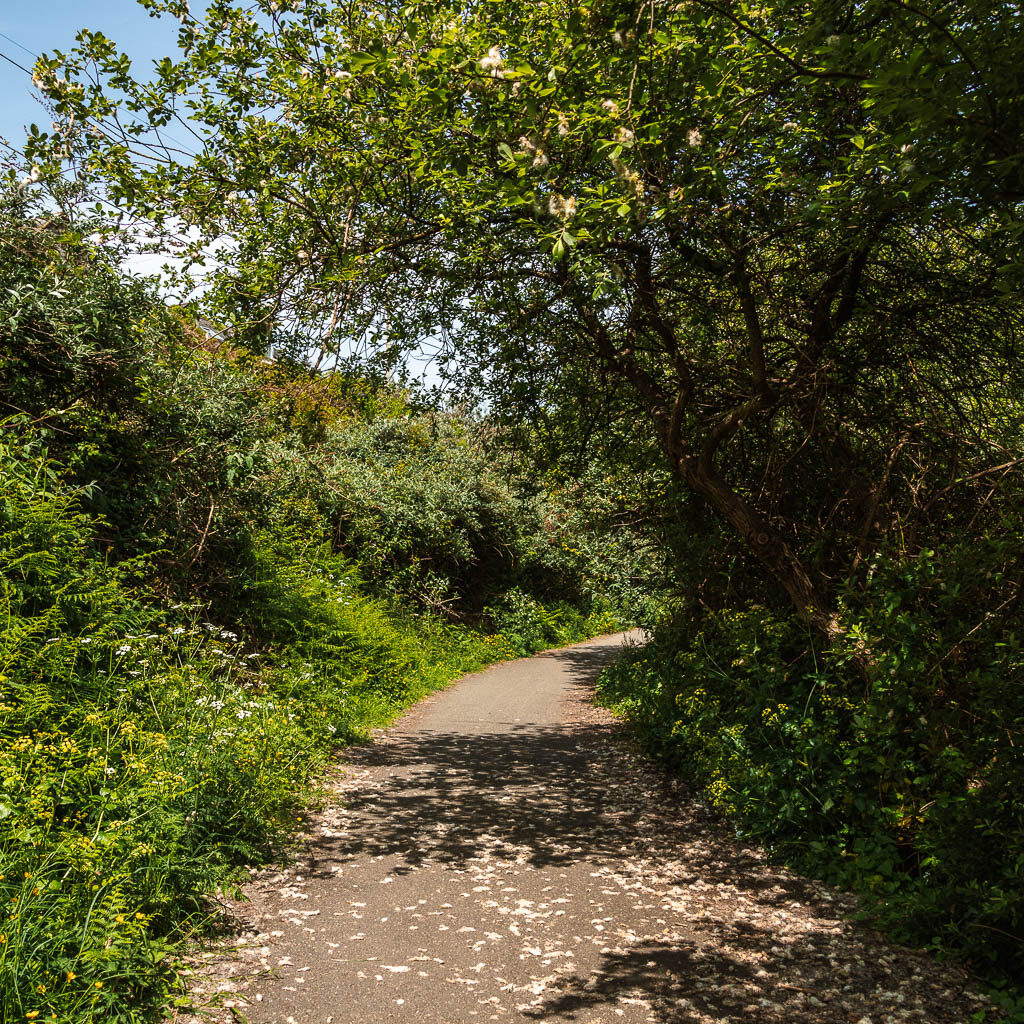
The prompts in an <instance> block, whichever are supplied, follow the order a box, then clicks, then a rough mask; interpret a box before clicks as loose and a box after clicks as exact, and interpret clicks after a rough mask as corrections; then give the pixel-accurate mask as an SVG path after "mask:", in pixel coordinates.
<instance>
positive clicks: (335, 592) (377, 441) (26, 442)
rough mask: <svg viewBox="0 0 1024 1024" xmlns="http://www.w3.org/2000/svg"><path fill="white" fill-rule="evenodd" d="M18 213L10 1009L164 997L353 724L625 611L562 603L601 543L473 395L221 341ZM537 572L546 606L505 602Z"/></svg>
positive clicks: (72, 1011)
mask: <svg viewBox="0 0 1024 1024" xmlns="http://www.w3.org/2000/svg"><path fill="white" fill-rule="evenodd" d="M7 199H10V197H9V196H8V197H7ZM2 213H3V216H4V217H5V218H6V219H5V220H3V221H2V225H3V228H4V231H3V232H2V233H0V341H2V345H3V351H4V356H3V359H2V360H0V399H2V400H3V401H4V402H5V403H6V404H7V405H8V406H9V407H10V408H11V409H12V410H13V411H15V412H16V415H15V416H14V417H11V418H8V419H6V420H0V1016H2V1017H3V1019H4V1020H8V1019H11V1020H14V1019H18V1020H23V1019H24V1020H34V1019H37V1018H38V1019H39V1020H50V1019H54V1020H61V1021H68V1022H73V1024H78V1022H82V1024H85V1022H86V1021H93V1020H97V1019H99V1018H100V1017H102V1018H103V1019H110V1020H120V1021H125V1022H127V1021H142V1020H148V1019H152V1018H153V1016H154V1015H156V1014H158V1013H159V1012H160V1009H161V1007H162V1006H164V1005H165V1003H166V999H167V998H168V995H169V994H172V993H173V992H174V986H175V984H176V983H175V980H174V979H175V975H174V960H175V955H176V953H177V951H178V950H179V949H180V946H181V943H182V941H183V939H185V938H186V937H187V936H189V935H190V934H194V933H195V932H196V930H198V929H202V928H203V927H204V926H205V924H206V922H207V921H208V919H209V918H210V916H211V914H212V913H213V911H212V909H211V905H210V903H209V900H208V897H209V895H210V894H211V893H212V892H213V891H214V890H216V889H217V888H218V887H224V886H230V885H232V884H233V883H234V882H235V880H236V879H237V878H238V877H239V871H240V870H241V868H242V867H243V866H244V865H246V864H250V863H253V862H260V861H261V860H264V859H266V858H267V857H271V856H275V855H278V854H279V853H280V852H281V850H282V843H283V842H284V840H285V838H286V837H287V836H288V835H289V833H290V832H291V831H292V830H293V829H294V828H295V825H296V823H297V821H298V820H299V817H300V816H301V814H302V812H303V807H304V806H305V805H306V803H307V801H308V800H309V798H310V797H311V795H312V793H311V790H312V788H313V780H314V779H315V776H316V772H317V769H318V768H319V767H321V766H322V765H323V764H324V763H325V761H326V759H327V758H328V757H329V756H330V755H331V752H332V751H333V750H334V749H335V748H336V747H337V746H338V745H341V744H344V743H347V742H351V741H353V740H356V739H360V738H363V737H365V736H366V735H367V733H368V730H370V729H371V728H373V727H376V726H380V725H382V724H385V723H387V722H388V721H390V720H391V719H393V718H394V716H395V715H397V714H398V713H399V712H400V711H401V710H402V709H403V708H405V707H407V706H408V705H409V704H410V703H412V702H413V701H415V700H417V699H419V698H420V697H422V696H423V695H425V694H427V693H429V692H431V691H432V690H435V689H437V688H438V687H440V686H443V685H445V684H446V683H447V682H448V681H450V680H451V679H453V678H455V677H457V676H458V675H460V674H462V673H464V672H467V671H472V670H475V669H477V668H480V667H482V666H484V665H486V664H488V663H490V662H493V661H495V660H498V659H501V658H508V657H514V656H516V655H518V654H522V653H526V652H529V651H532V650H535V649H537V647H538V646H540V645H541V644H543V643H547V642H559V643H564V642H568V641H570V640H577V639H583V638H584V637H585V636H586V635H588V631H589V630H592V629H594V630H597V629H603V628H605V627H606V626H610V624H611V623H612V621H613V620H612V618H611V616H610V615H607V614H604V615H598V614H596V613H595V614H589V613H588V612H586V611H576V610H575V608H574V607H573V606H570V605H569V604H567V603H565V602H564V601H563V602H560V603H559V598H568V599H571V600H573V601H575V602H576V604H578V605H580V606H582V607H584V608H586V607H589V604H588V602H587V601H585V600H584V599H583V598H582V597H581V595H582V594H583V593H584V590H585V588H584V586H583V583H582V581H581V579H580V569H579V566H578V565H577V564H576V563H575V562H570V561H569V560H568V559H563V558H561V557H560V553H561V549H560V548H556V546H555V543H554V541H553V540H550V539H549V538H548V537H547V534H546V532H545V530H544V518H545V513H544V501H543V496H542V495H540V494H538V493H535V492H533V491H531V490H530V489H529V488H528V487H527V486H526V484H525V482H523V481H519V480H515V479H509V478H504V479H501V478H499V477H498V476H497V475H496V474H495V473H494V472H492V471H491V470H490V469H489V468H488V464H487V459H486V458H485V456H484V455H483V454H482V448H481V444H480V442H479V440H478V439H477V438H476V437H475V435H474V429H473V427H472V426H471V425H470V424H468V423H466V422H464V421H461V420H459V419H458V418H457V417H454V416H447V417H443V416H415V415H412V413H411V411H410V409H409V407H408V403H407V401H406V400H405V398H404V396H403V395H401V394H400V393H398V392H396V391H394V390H390V391H389V390H386V389H381V388H378V387H375V386H372V385H371V384H369V383H368V382H367V381H365V380H359V379H355V378H352V377H346V376H343V375H341V374H323V375H321V374H315V373H312V372H311V371H310V370H309V369H308V368H306V367H303V366H301V365H298V364H293V363H289V362H287V361H277V362H273V363H272V362H269V361H267V360H263V359H259V358H254V357H253V356H251V355H250V354H247V353H244V352H241V351H238V350H235V349H231V348H230V347H224V346H218V345H215V344H214V343H212V342H211V340H210V339H209V338H208V337H207V336H206V335H205V334H204V333H203V332H201V331H199V330H198V328H197V327H196V325H195V324H194V323H193V322H192V319H191V315H190V313H189V311H187V310H168V309H167V308H166V307H165V306H164V304H163V303H162V302H161V301H160V299H159V298H158V297H157V296H156V295H155V294H154V293H153V291H152V290H151V289H150V288H149V287H148V286H146V285H144V284H143V283H141V282H138V281H133V280H130V279H128V278H125V277H124V276H122V275H120V274H119V273H117V272H116V271H115V270H114V269H113V267H112V266H111V262H112V255H111V254H110V253H108V252H107V251H106V250H104V249H103V248H101V247H99V248H98V247H96V246H94V245H93V244H92V243H91V242H89V241H88V240H87V239H85V238H83V237H82V236H81V234H80V233H78V232H77V230H75V229H72V228H71V227H70V226H68V225H65V226H64V227H62V228H61V230H60V232H59V233H53V232H50V231H49V230H46V229H40V228H39V227H38V223H37V222H36V221H35V220H33V219H32V218H31V217H30V216H29V212H28V210H27V209H26V203H25V202H20V203H14V202H12V204H11V205H9V206H7V207H4V208H3V210H2ZM549 549H550V550H549ZM527 572H529V573H530V576H531V580H530V582H531V586H532V588H533V591H535V592H536V594H537V595H539V596H540V597H543V598H544V599H545V600H546V601H547V602H548V603H547V604H542V603H539V599H538V597H532V596H531V597H529V598H527V597H525V595H523V600H524V601H526V602H528V604H529V608H530V610H531V614H533V615H535V616H537V617H539V618H540V619H541V620H542V621H543V622H545V623H546V624H549V625H550V627H551V628H548V629H545V630H541V631H539V632H538V631H535V632H533V633H530V634H529V635H521V634H519V633H517V634H515V635H509V636H506V635H504V634H502V633H501V632H494V633H488V632H485V631H484V629H482V628H480V626H481V615H480V610H481V609H482V608H483V607H484V606H485V605H488V604H494V605H500V604H501V603H502V602H503V600H504V596H503V595H504V594H505V591H506V590H507V589H508V588H509V587H511V586H512V585H513V582H514V580H516V579H517V578H518V574H521V573H527ZM515 594H516V595H517V598H516V599H518V595H519V592H518V591H515ZM474 603H475V608H474ZM430 609H433V610H434V612H436V611H437V610H443V611H444V612H446V613H447V614H446V617H441V616H438V615H437V614H435V613H432V612H431V611H430ZM456 618H464V619H468V620H470V621H472V622H474V623H475V624H476V625H475V628H474V627H471V626H469V625H466V624H461V623H457V622H456V621H454V620H455V619H456Z"/></svg>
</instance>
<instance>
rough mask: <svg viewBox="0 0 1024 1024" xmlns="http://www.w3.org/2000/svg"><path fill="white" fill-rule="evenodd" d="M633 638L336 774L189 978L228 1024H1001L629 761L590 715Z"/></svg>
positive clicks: (830, 894)
mask: <svg viewBox="0 0 1024 1024" xmlns="http://www.w3.org/2000/svg"><path fill="white" fill-rule="evenodd" d="M629 639H630V637H628V636H626V635H618V636H611V637H603V638H600V639H598V640H595V641H591V642H589V643H586V644H580V645H577V646H575V647H571V648H566V649H563V650H556V651H549V652H546V653H544V654H541V655H538V656H536V657H534V658H530V659H524V660H521V661H516V662H511V663H506V664H503V665H499V666H496V667H494V668H491V669H489V670H488V671H485V672H481V673H478V674H475V675H472V676H467V677H466V678H465V679H463V680H461V681H460V682H459V683H457V684H456V685H455V686H453V687H452V688H450V689H448V690H446V691H444V692H442V693H440V694H437V695H435V696H434V697H432V698H430V699H428V700H427V701H424V702H423V703H421V704H420V705H418V706H417V707H416V708H414V709H413V710H412V711H411V712H410V713H409V714H407V715H406V716H405V717H404V718H403V719H402V720H401V721H400V722H399V723H398V725H397V726H396V727H395V728H393V729H391V730H388V731H387V733H385V734H384V735H382V736H380V737H379V738H378V740H377V742H375V743H374V744H372V745H369V746H367V747H363V748H359V749H357V750H354V751H346V754H345V758H346V762H347V763H346V764H345V765H344V766H343V768H342V770H341V772H340V774H339V777H338V779H337V781H336V783H335V785H334V789H333V794H332V798H331V800H330V803H329V806H328V807H327V808H326V810H325V811H324V812H323V813H322V814H321V815H320V816H319V817H318V818H317V819H316V820H315V821H314V823H313V825H312V827H311V828H310V830H309V834H308V835H307V836H306V839H305V845H304V849H303V852H302V854H301V856H300V857H299V858H298V860H297V861H296V862H295V863H294V864H293V865H292V866H291V867H290V868H289V869H287V870H285V871H282V872H276V873H265V874H263V875H261V876H259V877H258V878H257V879H255V880H254V882H253V884H252V886H250V887H249V891H248V893H247V895H248V897H249V902H248V903H245V904H239V905H238V906H237V907H236V913H237V915H238V917H239V919H240V921H241V923H242V926H243V927H245V928H248V933H247V934H246V935H243V936H242V937H241V938H239V939H238V940H237V943H236V944H235V945H234V947H233V949H234V952H233V953H232V954H231V955H229V956H227V957H226V958H225V957H224V955H220V956H219V957H214V958H213V960H212V962H210V963H208V964H207V969H206V970H205V971H200V972H198V974H197V978H199V977H202V978H204V979H205V983H206V984H207V986H208V990H209V988H210V983H211V980H216V978H217V977H218V976H219V977H220V981H218V982H217V984H215V985H213V986H212V987H213V988H214V989H219V990H220V997H219V998H220V1011H219V1012H224V1011H225V1008H226V1009H227V1010H228V1011H230V1013H229V1014H228V1015H226V1016H225V1017H223V1018H222V1019H225V1020H227V1019H236V1020H238V1019H245V1020H248V1021H251V1022H253V1024H313V1022H324V1024H356V1022H359V1024H365V1022H370V1024H373V1022H386V1021H403V1022H415V1024H461V1022H467V1021H478V1020H479V1021H491V1020H498V1021H504V1020H508V1021H527V1020H529V1021H537V1020H543V1021H575V1022H579V1024H603V1022H609V1021H614V1022H654V1024H657V1022H661V1024H668V1022H673V1024H675V1022H679V1024H710V1022H714V1024H726V1022H729V1024H739V1022H745V1024H746V1022H751V1024H833V1022H835V1024H840V1022H842V1024H895V1022H902V1021H908V1022H925V1024H929V1022H930V1024H947V1022H948V1024H962V1022H965V1021H968V1020H971V1019H972V1018H973V1016H974V1015H975V1014H978V1013H980V1014H981V1017H980V1018H977V1019H985V1020H988V1019H990V1017H989V1014H988V1011H987V1010H986V1006H985V1004H984V1002H983V1001H982V1000H981V998H980V997H978V996H977V995H976V993H975V992H973V991H972V990H971V988H970V986H969V984H968V983H967V979H966V975H965V974H964V972H963V971H961V970H959V969H958V968H956V967H954V966H949V965H946V966H939V965H937V964H935V963H934V962H933V961H931V960H930V959H929V958H927V957H925V956H923V955H921V954H918V953H915V952H913V951H909V950H901V949H899V948H897V947H893V946H888V945H886V944H884V943H883V942H882V941H881V940H880V939H878V938H877V937H876V936H873V935H872V934H871V933H869V932H866V931H864V930H863V929H861V928H859V927H858V926H855V925H853V924H851V923H850V921H849V920H848V912H849V910H850V904H849V902H848V901H847V899H846V898H845V897H843V896H841V895H840V894H838V893H836V892H834V891H832V890H829V889H827V888H825V887H823V886H819V885H817V884H815V883H813V882H809V881H807V880H805V879H801V878H799V877H797V876H795V875H792V874H790V873H788V872H785V871H780V870H779V869H777V868H774V867H772V866H770V865H768V864H767V862H766V861H765V859H764V857H763V855H762V854H761V853H760V852H759V851H757V850H755V849H748V848H745V847H743V846H742V845H739V844H737V843H736V842H735V841H732V840H731V839H730V838H729V835H728V832H727V831H726V830H725V829H724V828H723V825H722V823H721V822H719V821H718V820H716V818H715V816H714V815H712V814H711V813H710V812H709V811H708V809H707V808H706V807H705V806H704V805H703V804H702V803H700V801H698V800H695V799H693V798H692V797H690V796H689V795H688V794H687V793H685V792H684V791H682V790H681V789H680V788H678V787H677V786H675V785H674V784H672V783H671V782H669V781H668V780H667V779H666V778H665V776H664V775H663V774H661V773H660V772H658V771H656V770H654V769H653V768H652V767H651V766H650V765H648V764H646V763H645V762H644V760H643V758H642V757H640V755H638V754H637V753H636V752H635V751H634V750H633V749H631V747H630V746H629V744H628V743H627V742H625V740H624V739H623V737H622V735H621V732H620V730H619V728H618V726H617V725H616V723H615V722H614V721H613V720H612V718H611V716H609V715H607V713H605V712H603V711H601V710H600V709H596V708H594V706H593V701H592V694H593V682H594V679H595V677H596V675H597V673H598V672H599V671H600V669H601V668H602V667H603V666H604V665H606V664H607V663H608V662H609V661H610V660H611V659H612V658H614V657H615V656H616V655H617V654H618V652H619V650H620V648H621V645H622V643H623V642H624V640H627V641H628V640H629ZM633 639H636V637H633ZM232 957H233V958H234V959H233V960H232ZM197 986H198V982H197ZM199 987H201V986H199ZM211 1009H213V1008H211ZM213 1012H214V1018H215V1019H217V1018H218V1017H219V1013H218V1012H217V1011H216V1010H213ZM206 1019H210V1018H209V1016H207V1017H206ZM991 1019H995V1018H994V1017H992V1018H991Z"/></svg>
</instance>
